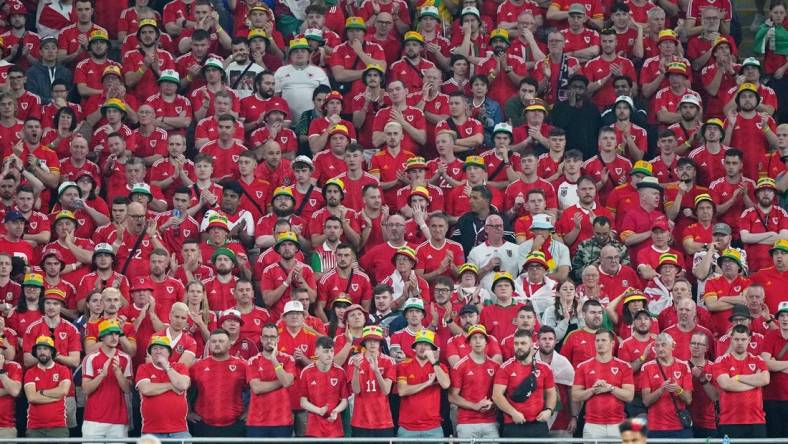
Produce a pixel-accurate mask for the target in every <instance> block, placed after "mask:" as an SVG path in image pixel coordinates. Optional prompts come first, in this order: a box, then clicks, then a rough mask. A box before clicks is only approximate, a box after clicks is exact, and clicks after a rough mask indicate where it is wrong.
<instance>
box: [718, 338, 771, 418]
mask: <svg viewBox="0 0 788 444" xmlns="http://www.w3.org/2000/svg"><path fill="white" fill-rule="evenodd" d="M762 371H763V372H765V371H769V370H768V368H767V367H766V362H765V361H764V360H763V359H761V358H760V357H759V356H753V355H751V354H749V353H748V354H747V356H746V357H745V358H744V359H742V360H739V359H736V358H734V357H733V355H732V354H725V355H722V356H720V357H719V358H717V360H716V361H714V367H713V369H712V375H713V378H714V381H715V383H716V381H717V379H718V378H719V377H720V375H723V374H725V375H728V376H730V377H731V378H733V377H734V376H736V375H754V374H755V373H757V372H762ZM718 391H719V393H720V401H719V402H720V404H719V405H720V424H723V425H728V424H764V423H765V422H766V415H765V414H764V412H763V389H762V388H761V387H757V388H753V389H752V390H747V391H746V392H729V391H727V390H723V389H721V388H719V390H718Z"/></svg>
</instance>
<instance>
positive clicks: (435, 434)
mask: <svg viewBox="0 0 788 444" xmlns="http://www.w3.org/2000/svg"><path fill="white" fill-rule="evenodd" d="M397 437H398V438H443V427H435V428H434V429H429V430H405V429H404V428H403V427H402V426H399V430H397Z"/></svg>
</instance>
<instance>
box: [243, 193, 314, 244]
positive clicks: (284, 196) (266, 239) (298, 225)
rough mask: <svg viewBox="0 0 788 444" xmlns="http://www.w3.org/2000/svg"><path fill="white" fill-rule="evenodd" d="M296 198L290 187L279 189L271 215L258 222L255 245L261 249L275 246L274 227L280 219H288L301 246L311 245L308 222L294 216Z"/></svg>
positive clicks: (273, 198)
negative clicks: (308, 237) (307, 235)
mask: <svg viewBox="0 0 788 444" xmlns="http://www.w3.org/2000/svg"><path fill="white" fill-rule="evenodd" d="M295 202H296V200H295V197H294V195H293V190H292V189H291V188H288V187H277V188H276V189H275V190H274V193H273V196H272V197H271V213H268V214H266V215H265V216H263V217H261V218H260V220H258V221H257V225H256V226H255V230H254V231H255V234H256V236H257V238H256V239H255V245H256V246H257V247H260V248H268V247H270V246H272V245H274V243H275V241H276V238H275V237H274V235H273V234H268V233H273V232H274V225H275V224H276V221H277V220H279V219H286V220H288V221H289V222H290V226H291V227H292V231H293V232H294V233H296V236H297V238H298V242H299V244H300V245H310V240H309V239H307V238H306V237H305V236H306V234H307V229H308V227H307V222H306V221H305V220H304V219H303V218H302V217H301V216H298V215H296V214H294V211H293V209H294V207H295Z"/></svg>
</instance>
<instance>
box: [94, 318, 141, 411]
mask: <svg viewBox="0 0 788 444" xmlns="http://www.w3.org/2000/svg"><path fill="white" fill-rule="evenodd" d="M127 325H128V324H127ZM115 353H116V355H117V356H118V359H119V362H120V369H121V371H122V372H123V376H125V377H126V379H128V380H129V382H131V379H132V376H133V375H132V372H131V356H129V355H127V354H126V353H123V352H122V351H120V350H116V352H115ZM114 356H115V355H113V357H114ZM113 357H110V356H107V354H106V353H104V350H102V349H101V348H99V349H98V350H97V351H95V352H93V353H91V354H89V355H87V356H85V360H84V361H82V377H83V378H85V379H93V378H95V377H97V376H98V374H99V373H100V372H101V369H102V368H103V367H104V364H105V363H106V362H107V360H109V359H112V358H113ZM85 421H94V422H101V423H105V424H127V423H128V421H129V419H128V412H127V411H126V395H125V393H123V390H121V389H120V385H118V381H117V379H115V375H114V374H113V373H110V374H109V375H108V376H107V377H106V378H105V379H104V381H103V382H102V383H101V384H99V386H98V387H97V388H96V391H94V392H93V393H91V394H90V395H88V396H87V399H86V401H85Z"/></svg>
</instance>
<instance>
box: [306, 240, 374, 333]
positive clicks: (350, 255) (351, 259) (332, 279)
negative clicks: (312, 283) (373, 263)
mask: <svg viewBox="0 0 788 444" xmlns="http://www.w3.org/2000/svg"><path fill="white" fill-rule="evenodd" d="M334 256H335V258H336V267H334V268H331V269H329V270H326V271H324V273H323V277H322V278H321V279H320V282H318V285H317V295H318V300H317V307H316V309H315V314H316V315H317V316H318V317H319V318H321V319H323V321H324V322H327V321H328V315H327V314H326V307H331V306H333V305H334V300H335V299H337V298H340V297H346V298H348V299H350V300H351V301H353V303H354V304H359V305H361V306H362V307H363V308H364V310H366V311H367V312H369V309H370V306H371V301H372V285H371V283H370V280H369V276H367V274H366V273H364V272H363V271H361V270H359V269H357V268H354V266H353V265H354V263H355V261H356V254H355V252H354V250H353V247H352V246H350V245H349V244H344V243H341V244H339V245H337V246H336V248H335V249H334Z"/></svg>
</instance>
